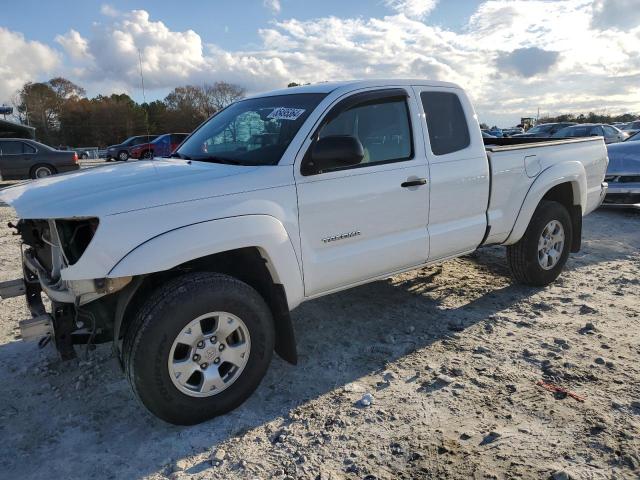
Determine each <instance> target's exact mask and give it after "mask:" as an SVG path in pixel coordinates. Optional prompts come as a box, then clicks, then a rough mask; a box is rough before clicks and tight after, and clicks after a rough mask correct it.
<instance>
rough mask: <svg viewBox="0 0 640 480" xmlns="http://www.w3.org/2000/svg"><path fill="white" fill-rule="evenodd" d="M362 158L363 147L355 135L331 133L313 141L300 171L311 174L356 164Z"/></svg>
mask: <svg viewBox="0 0 640 480" xmlns="http://www.w3.org/2000/svg"><path fill="white" fill-rule="evenodd" d="M363 158H364V148H363V147H362V144H361V143H360V140H358V139H357V138H356V137H352V136H351V135H331V136H328V137H324V138H321V139H320V140H318V141H317V142H315V144H314V145H313V147H312V149H311V155H310V156H309V158H308V160H307V162H306V163H305V165H304V169H303V172H302V173H303V174H304V175H312V174H314V173H321V172H324V171H327V170H330V169H332V168H341V167H349V166H352V165H358V164H359V163H360V162H362V159H363Z"/></svg>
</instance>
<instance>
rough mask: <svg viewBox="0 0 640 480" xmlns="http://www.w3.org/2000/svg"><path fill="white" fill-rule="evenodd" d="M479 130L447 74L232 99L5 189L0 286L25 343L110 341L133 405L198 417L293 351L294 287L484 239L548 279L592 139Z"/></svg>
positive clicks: (355, 277) (316, 289) (532, 281)
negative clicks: (164, 133)
mask: <svg viewBox="0 0 640 480" xmlns="http://www.w3.org/2000/svg"><path fill="white" fill-rule="evenodd" d="M485 140H486V141H487V143H488V144H487V145H485V142H484V141H483V137H482V134H481V132H480V128H479V126H478V119H477V116H476V114H475V112H474V109H473V106H472V105H471V103H470V101H469V99H468V97H467V95H466V94H465V92H464V90H463V89H461V88H460V87H458V86H456V85H454V84H451V83H443V82H435V81H419V80H390V81H382V80H375V81H352V82H340V83H321V84H318V85H309V86H304V87H297V88H289V89H286V90H280V91H274V92H270V93H265V94H261V95H257V96H254V97H250V98H247V99H244V100H240V101H237V102H236V103H233V104H232V105H230V106H228V107H227V108H225V109H223V110H222V111H220V112H218V113H217V114H216V115H214V116H213V117H211V118H210V119H209V120H207V121H206V122H204V123H203V124H202V125H201V126H199V127H198V128H197V129H196V130H195V131H194V132H193V133H192V134H190V136H189V137H188V138H187V139H186V140H185V141H184V142H183V143H182V145H181V146H180V147H179V148H178V149H177V150H176V151H175V152H174V153H173V154H172V158H167V159H154V160H147V161H140V162H136V163H133V164H120V165H111V166H104V167H98V168H92V169H84V170H81V171H79V172H76V173H73V174H68V175H65V176H55V177H51V178H45V179H40V180H36V181H34V182H29V183H23V184H19V185H16V186H12V187H8V188H5V189H4V190H2V191H1V192H0V199H1V200H2V201H4V202H6V203H7V204H9V205H11V206H12V207H13V208H14V209H15V211H16V213H17V217H18V218H19V220H18V221H17V223H16V224H15V225H14V224H11V225H10V227H11V228H14V229H15V233H17V234H19V235H20V236H21V239H22V264H23V267H24V268H23V271H24V278H21V279H18V280H15V281H10V282H5V283H4V284H3V285H2V286H1V287H0V295H1V296H3V297H10V296H16V295H25V298H26V301H27V303H28V306H29V309H30V311H31V313H32V317H33V318H30V319H28V320H25V321H23V322H21V325H20V326H21V331H22V336H23V338H25V339H38V338H39V339H40V340H41V342H42V343H46V342H47V341H48V340H50V339H51V340H52V343H53V344H55V346H56V347H57V349H58V351H59V352H60V354H61V355H62V357H63V358H72V357H73V356H74V355H75V350H74V348H79V346H80V345H83V344H85V345H87V346H89V345H92V344H95V343H102V342H113V348H114V350H115V352H116V355H117V357H118V358H119V360H120V362H121V364H122V367H123V370H124V372H125V375H126V376H127V378H128V380H129V382H130V383H131V386H132V389H133V392H134V394H135V395H136V396H137V397H138V398H139V399H140V400H141V402H142V404H143V405H144V406H145V407H146V408H147V409H148V410H150V411H151V412H152V413H153V414H155V415H156V416H158V417H160V418H162V419H164V420H165V421H167V422H171V423H175V424H194V423H198V422H201V421H203V420H206V419H209V418H212V417H214V416H217V415H220V414H223V413H225V412H228V411H230V410H232V409H233V408H235V407H237V406H238V405H240V404H241V403H242V402H243V401H244V400H245V399H247V398H248V397H249V396H250V395H251V393H252V392H253V391H254V390H255V389H256V388H257V386H258V384H259V383H260V381H261V379H262V377H263V376H264V374H265V371H266V370H267V368H268V366H269V363H270V361H271V358H272V354H273V352H274V351H275V352H276V353H277V354H278V355H280V356H281V357H282V358H284V359H285V360H287V361H289V362H291V363H294V364H295V363H296V361H297V352H296V343H295V336H294V328H293V325H292V322H291V317H290V312H291V311H292V310H293V309H295V308H296V307H297V306H298V305H300V304H301V303H302V302H304V301H307V300H311V299H313V298H316V297H320V296H322V295H327V294H329V293H332V292H336V291H339V290H343V289H347V288H351V287H353V286H356V285H361V284H363V283H367V282H372V281H375V280H377V279H382V278H385V277H389V276H391V275H394V274H397V273H399V272H403V271H407V270H411V269H415V268H420V267H423V266H425V265H431V264H436V263H439V262H443V261H445V260H447V259H450V258H454V257H458V256H460V255H465V254H468V253H470V252H473V251H474V250H476V249H478V248H480V247H483V246H487V245H504V246H506V249H507V261H508V264H509V267H510V269H511V272H512V273H513V277H514V279H515V280H516V281H518V282H521V283H523V284H527V285H535V286H544V285H547V284H549V283H550V282H552V281H553V280H555V279H556V278H557V277H558V275H560V272H561V270H562V269H563V267H564V265H565V262H566V260H567V256H568V255H569V253H570V252H577V251H578V250H579V248H580V240H581V230H582V228H581V227H582V218H583V216H584V215H586V214H588V213H590V212H591V211H593V210H594V209H595V208H597V207H598V206H599V205H600V203H601V202H602V199H603V197H604V195H605V193H606V184H605V183H604V182H603V180H604V175H605V171H606V169H607V162H608V160H607V150H606V148H605V144H604V141H603V139H602V138H600V137H598V138H586V139H571V140H556V141H549V140H548V139H544V141H535V139H493V138H491V139H485ZM43 292H44V294H46V296H47V297H49V299H50V307H48V311H47V309H46V308H45V305H44V302H43V296H42V293H43ZM74 346H75V347H74Z"/></svg>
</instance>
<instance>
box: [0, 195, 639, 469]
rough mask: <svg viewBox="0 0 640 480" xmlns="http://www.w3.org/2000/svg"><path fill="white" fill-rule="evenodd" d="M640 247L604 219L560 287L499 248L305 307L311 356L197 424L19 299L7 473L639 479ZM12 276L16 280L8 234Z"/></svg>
mask: <svg viewBox="0 0 640 480" xmlns="http://www.w3.org/2000/svg"><path fill="white" fill-rule="evenodd" d="M11 219H12V211H11V210H10V209H9V208H7V207H6V206H5V207H0V223H2V224H5V223H6V222H7V221H8V220H11ZM639 251H640V214H638V213H634V212H622V211H603V210H600V211H598V212H596V213H594V214H592V215H590V216H589V217H587V218H586V221H585V227H584V243H583V249H582V251H581V252H580V253H578V254H573V255H571V258H570V260H569V263H568V268H567V271H566V272H565V273H564V274H563V275H562V276H561V278H560V279H559V280H558V281H557V282H556V283H555V284H554V285H552V286H550V287H548V288H544V289H536V288H525V287H521V286H517V285H512V284H511V281H510V279H509V277H508V272H507V269H506V266H505V259H504V251H503V249H501V248H488V249H484V250H481V251H479V252H477V253H476V254H474V255H470V256H467V257H464V258H461V259H458V260H454V261H450V262H448V263H445V264H444V265H442V266H441V267H432V268H428V269H424V270H421V271H415V272H411V273H406V274H402V275H397V276H395V277H393V278H390V279H388V280H385V281H379V282H375V283H373V284H370V285H366V286H362V287H359V288H356V289H354V290H351V291H346V292H342V293H339V294H335V295H331V296H328V297H325V298H322V299H319V300H315V301H312V302H309V303H306V304H304V305H302V306H301V307H300V308H298V309H297V310H296V311H295V312H294V315H293V316H294V320H295V328H296V333H297V336H298V347H299V353H300V362H299V365H298V366H296V367H294V366H291V365H289V364H287V363H285V362H283V361H282V360H280V359H279V358H275V359H274V361H273V363H272V365H271V368H270V370H269V372H268V374H267V376H266V378H265V379H264V381H263V382H262V384H261V386H260V387H259V389H258V390H257V392H256V393H255V394H254V395H253V396H252V397H251V398H250V399H249V401H247V402H246V403H245V404H244V405H243V406H242V407H240V408H239V409H237V410H236V411H234V412H232V413H230V414H228V415H226V416H224V417H220V418H217V419H214V420H212V421H209V422H206V423H204V424H201V425H198V426H195V427H188V428H186V427H174V426H171V425H167V424H165V423H163V422H161V421H159V420H157V419H155V418H152V417H151V416H150V415H148V414H147V413H146V412H145V410H143V409H142V408H141V407H140V406H139V405H138V404H137V403H136V401H135V400H134V398H133V395H132V394H131V392H130V390H129V385H128V384H127V382H126V380H125V379H124V376H123V375H122V373H121V371H120V369H119V366H118V363H117V361H116V360H115V358H114V357H113V356H112V355H111V348H110V345H102V346H99V347H98V348H97V350H95V351H93V352H89V356H88V359H85V349H84V348H82V349H80V350H79V352H80V353H81V355H80V359H79V360H76V361H72V362H66V363H62V362H60V361H59V360H58V359H57V357H56V354H55V352H54V350H53V348H51V347H47V348H45V349H44V350H38V348H37V346H36V345H35V344H30V343H29V344H28V343H24V342H22V341H20V340H19V332H18V330H17V322H18V320H20V319H23V318H26V317H27V315H28V314H27V309H26V306H25V302H24V300H23V299H22V298H15V299H10V300H5V301H3V302H2V303H1V304H0V386H1V388H0V477H2V478H16V479H35V478H38V479H39V478H47V479H51V478H65V479H72V478H73V479H76V478H77V479H87V478H92V479H95V480H101V479H143V478H144V479H164V478H172V479H200V478H216V479H233V478H243V479H245V478H246V479H254V478H260V479H266V478H279V479H285V478H286V479H297V478H302V479H322V480H326V479H342V478H346V479H356V478H359V479H368V480H373V479H397V478H407V479H408V478H425V479H426V478H497V479H502V478H524V479H529V478H532V479H544V478H556V479H563V478H575V479H600V478H635V479H637V478H639V477H640V362H639V359H640V253H639ZM0 266H1V276H0V280H7V279H12V278H16V277H18V276H19V272H20V268H19V263H18V241H17V238H16V237H12V236H11V235H10V231H9V230H8V229H5V228H1V232H0ZM539 380H545V381H547V382H551V383H554V384H556V385H560V386H562V387H565V388H567V389H569V390H571V391H572V392H575V393H576V394H578V395H580V396H583V397H584V398H585V400H584V402H580V401H578V400H576V399H574V398H572V397H571V396H565V395H563V394H555V395H554V394H553V393H551V392H549V391H547V390H545V389H543V388H542V387H540V386H537V385H536V382H538V381H539ZM367 394H369V395H367ZM369 400H370V402H369ZM369 403H370V404H369Z"/></svg>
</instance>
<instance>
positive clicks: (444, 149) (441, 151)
mask: <svg viewBox="0 0 640 480" xmlns="http://www.w3.org/2000/svg"><path fill="white" fill-rule="evenodd" d="M420 99H421V100H422V107H423V108H424V113H425V116H426V120H427V128H428V129H429V141H430V142H431V151H432V152H433V153H434V155H446V154H447V153H453V152H457V151H458V150H462V149H464V148H467V147H468V146H469V145H470V144H471V140H470V136H469V126H468V125H467V117H466V116H465V114H464V110H463V109H462V104H461V103H460V99H459V98H458V96H457V95H456V94H455V93H449V92H422V93H421V94H420Z"/></svg>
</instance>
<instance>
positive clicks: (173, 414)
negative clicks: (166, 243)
mask: <svg viewBox="0 0 640 480" xmlns="http://www.w3.org/2000/svg"><path fill="white" fill-rule="evenodd" d="M212 311H226V312H229V313H232V314H234V315H236V316H238V317H239V318H241V319H242V321H243V322H244V324H245V325H246V327H247V329H248V331H249V334H250V338H251V350H250V353H249V359H248V361H247V364H246V366H245V367H244V369H243V370H242V372H241V373H240V374H239V376H238V378H237V379H236V380H235V381H234V382H233V383H232V384H231V385H230V386H229V387H228V388H226V389H225V390H223V391H221V392H220V393H218V394H216V395H213V396H209V397H193V396H190V395H186V394H184V393H182V392H181V391H180V390H178V388H176V386H175V385H174V384H173V382H172V380H171V377H170V376H169V368H168V366H167V363H168V360H169V354H170V351H171V347H172V344H173V342H174V340H175V338H176V337H177V336H178V334H179V333H180V331H181V330H182V329H183V328H184V327H185V326H186V325H187V324H188V323H189V322H191V321H192V320H194V319H195V318H197V317H198V316H200V315H203V314H205V313H208V312H212ZM274 343H275V333H274V328H273V318H272V315H271V311H270V310H269V307H268V306H267V304H266V302H265V301H264V299H263V298H262V296H261V295H260V294H259V293H258V292H256V291H255V290H254V289H253V288H252V287H250V286H249V285H247V284H246V283H243V282H241V281H240V280H237V279H235V278H233V277H230V276H227V275H222V274H217V273H208V272H204V273H189V274H186V275H183V276H180V277H178V278H175V279H173V280H171V281H169V282H168V283H166V284H165V285H163V286H161V287H160V288H158V289H157V290H156V291H155V292H154V293H153V294H152V295H151V296H150V297H149V299H148V300H147V301H146V302H145V303H144V304H143V305H142V306H141V308H140V309H139V311H138V312H137V315H136V316H135V318H134V319H133V322H132V324H131V325H130V327H129V328H128V329H127V332H126V334H125V338H124V342H123V364H124V366H125V372H126V375H127V378H128V380H129V383H130V384H131V386H132V388H133V391H134V393H135V395H136V396H137V397H138V399H139V400H140V401H141V402H142V404H143V405H144V406H145V407H146V408H147V409H148V410H149V411H150V412H151V413H153V414H154V415H156V416H158V417H159V418H161V419H162V420H165V421H166V422H169V423H173V424H175V425H194V424H196V423H200V422H203V421H205V420H208V419H211V418H213V417H216V416H218V415H222V414H224V413H227V412H229V411H231V410H233V409H234V408H236V407H238V406H239V405H240V404H242V403H243V402H244V401H245V400H246V399H247V398H248V397H249V396H250V395H251V394H252V393H253V391H254V390H255V389H256V388H257V387H258V385H259V384H260V381H261V380H262V378H263V376H264V374H265V372H266V371H267V368H268V367H269V364H270V362H271V357H272V356H273V348H274Z"/></svg>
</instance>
